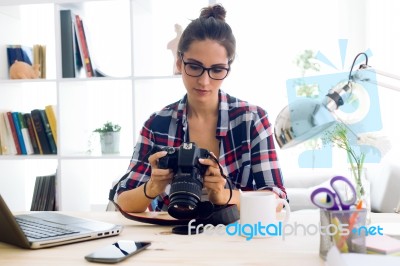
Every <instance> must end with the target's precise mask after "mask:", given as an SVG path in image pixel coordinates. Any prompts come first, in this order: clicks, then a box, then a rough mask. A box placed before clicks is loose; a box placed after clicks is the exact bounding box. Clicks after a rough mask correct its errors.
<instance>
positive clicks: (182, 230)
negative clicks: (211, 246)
mask: <svg viewBox="0 0 400 266" xmlns="http://www.w3.org/2000/svg"><path fill="white" fill-rule="evenodd" d="M203 231H204V229H203V226H201V227H198V228H197V226H196V227H192V228H191V229H190V234H191V235H196V234H201V233H203ZM172 233H173V234H176V235H189V226H187V225H178V226H175V227H173V228H172Z"/></svg>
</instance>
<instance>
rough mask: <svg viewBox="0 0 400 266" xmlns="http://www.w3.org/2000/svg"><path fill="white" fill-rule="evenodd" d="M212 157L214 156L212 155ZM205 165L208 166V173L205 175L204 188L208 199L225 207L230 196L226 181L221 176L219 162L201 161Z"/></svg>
mask: <svg viewBox="0 0 400 266" xmlns="http://www.w3.org/2000/svg"><path fill="white" fill-rule="evenodd" d="M212 156H214V155H213V154H212ZM199 162H200V163H201V164H203V165H207V166H208V167H207V171H206V173H205V175H204V187H205V188H206V189H207V191H208V198H209V200H210V201H211V202H212V203H214V204H219V205H223V204H225V203H227V201H228V199H229V195H228V194H227V193H226V191H227V190H226V189H225V184H226V182H227V181H226V179H225V178H224V177H223V176H222V175H221V172H220V168H219V165H218V163H217V162H215V161H213V160H212V159H199Z"/></svg>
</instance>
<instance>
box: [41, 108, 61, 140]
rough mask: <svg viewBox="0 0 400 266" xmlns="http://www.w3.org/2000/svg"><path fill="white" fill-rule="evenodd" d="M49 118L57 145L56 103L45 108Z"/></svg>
mask: <svg viewBox="0 0 400 266" xmlns="http://www.w3.org/2000/svg"><path fill="white" fill-rule="evenodd" d="M44 111H45V113H46V116H47V119H48V120H49V124H50V129H51V133H52V134H53V138H54V142H55V145H56V146H57V139H58V138H57V112H56V107H55V105H46V106H45V108H44Z"/></svg>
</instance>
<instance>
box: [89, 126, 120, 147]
mask: <svg viewBox="0 0 400 266" xmlns="http://www.w3.org/2000/svg"><path fill="white" fill-rule="evenodd" d="M93 132H97V133H99V134H100V144H101V152H102V153H104V154H109V153H119V140H120V133H121V126H120V125H118V124H113V123H112V122H110V121H107V122H106V123H104V125H103V126H102V127H99V128H96V129H95V130H93Z"/></svg>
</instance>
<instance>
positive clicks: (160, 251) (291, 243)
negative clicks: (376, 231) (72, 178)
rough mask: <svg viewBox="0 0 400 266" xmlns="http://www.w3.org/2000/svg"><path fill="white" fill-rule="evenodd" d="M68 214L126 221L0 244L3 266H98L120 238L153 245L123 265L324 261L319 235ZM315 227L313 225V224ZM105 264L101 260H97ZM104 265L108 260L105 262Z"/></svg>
mask: <svg viewBox="0 0 400 266" xmlns="http://www.w3.org/2000/svg"><path fill="white" fill-rule="evenodd" d="M65 214H69V215H75V216H80V217H84V218H90V219H95V220H100V221H106V222H112V223H116V224H122V225H124V230H123V231H122V233H121V234H120V235H119V236H115V237H110V238H103V239H98V240H93V241H86V242H81V243H75V244H69V245H64V246H59V247H52V248H47V249H40V250H24V249H20V248H17V247H14V246H11V245H8V244H5V243H0V265H7V266H12V265H18V266H21V265H30V266H31V265H32V266H34V265H40V266H43V265H57V266H62V265H68V266H70V265H74V266H75V265H96V264H93V263H90V262H87V261H86V260H85V259H84V256H85V255H86V254H88V253H90V252H92V251H94V250H95V249H98V248H101V247H103V246H105V245H108V244H111V243H113V242H115V241H116V240H122V239H133V240H137V241H151V242H152V245H151V246H150V247H149V248H148V249H147V250H145V251H144V252H141V253H139V254H136V255H134V256H133V257H131V258H128V259H127V260H125V261H123V262H120V263H119V264H118V265H129V264H133V265H267V264H268V265H299V263H301V264H302V265H310V266H312V265H324V261H323V260H322V259H320V257H319V234H318V233H317V234H314V235H308V236H304V235H297V236H287V237H286V239H285V240H283V239H282V237H271V238H266V239H252V240H250V241H246V238H245V237H243V236H228V235H227V234H224V235H215V234H214V235H211V234H204V233H203V234H200V235H191V236H187V235H175V234H172V233H171V229H172V227H171V226H157V225H150V224H143V223H139V222H135V221H131V220H128V219H126V218H124V217H123V216H122V215H121V214H120V213H118V212H86V213H85V212H80V213H74V212H68V213H65ZM296 222H297V224H299V225H300V224H301V225H305V226H307V225H317V224H318V223H319V212H318V210H306V211H298V212H292V213H291V217H290V221H289V224H291V225H295V224H296ZM372 222H373V223H381V222H399V223H400V215H398V214H395V213H393V214H375V213H373V214H372ZM310 228H311V227H310ZM98 265H102V264H98ZM103 265H104V264H103Z"/></svg>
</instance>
